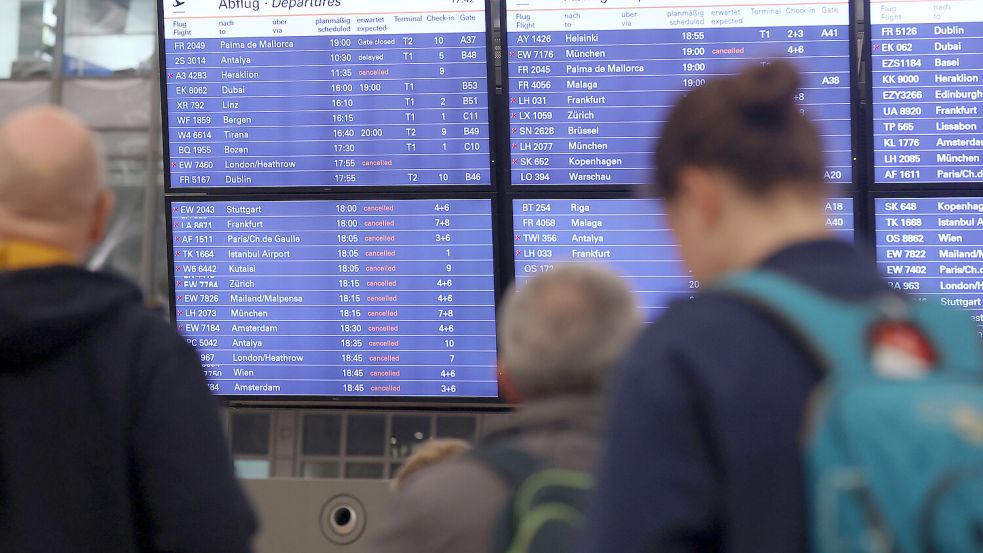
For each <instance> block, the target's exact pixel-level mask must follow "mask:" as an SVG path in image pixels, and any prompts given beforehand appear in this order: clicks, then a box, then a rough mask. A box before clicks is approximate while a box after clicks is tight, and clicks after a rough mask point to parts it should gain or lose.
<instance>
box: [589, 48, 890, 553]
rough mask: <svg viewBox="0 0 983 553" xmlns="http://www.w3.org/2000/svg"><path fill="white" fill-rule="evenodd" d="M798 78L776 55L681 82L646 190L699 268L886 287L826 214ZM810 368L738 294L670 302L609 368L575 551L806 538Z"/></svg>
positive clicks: (745, 549)
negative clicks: (605, 409)
mask: <svg viewBox="0 0 983 553" xmlns="http://www.w3.org/2000/svg"><path fill="white" fill-rule="evenodd" d="M799 84H800V78H799V74H798V72H797V71H796V70H795V68H794V67H793V66H792V65H790V64H789V63H786V62H782V61H774V62H771V63H768V64H757V65H753V66H749V67H747V68H746V69H745V70H743V71H742V72H741V73H739V74H738V75H735V76H732V77H726V78H721V79H717V80H714V81H711V82H709V83H707V84H706V85H704V86H702V87H700V88H697V89H694V90H692V91H691V92H689V93H688V94H687V95H686V96H685V97H683V98H682V99H681V100H680V101H679V103H678V104H677V105H676V106H675V108H674V109H673V111H672V112H671V114H670V116H669V119H668V121H667V122H666V124H665V126H664V127H663V129H662V136H661V139H660V140H659V142H658V145H657V148H656V152H655V167H656V170H655V174H654V179H653V182H652V185H651V187H650V192H651V194H652V195H653V196H655V197H657V198H659V199H661V200H663V201H664V205H665V209H666V212H667V214H668V220H669V223H670V226H671V227H672V230H673V232H674V234H675V237H676V240H677V242H678V244H679V246H680V251H681V254H682V257H683V259H684V261H685V262H686V264H687V266H688V267H689V268H690V270H692V272H693V274H694V276H696V277H697V278H699V279H700V281H702V282H703V283H704V284H710V285H712V284H713V283H714V282H716V281H719V280H720V279H722V278H724V277H726V276H727V275H730V274H732V273H736V272H740V271H744V270H749V269H754V268H764V269H768V270H771V271H775V272H778V273H781V274H782V275H784V276H786V277H789V278H791V279H793V280H795V281H798V282H799V283H802V284H805V285H806V286H809V287H812V288H814V289H816V290H819V291H821V292H823V293H825V294H828V295H830V296H833V297H837V298H842V299H847V300H859V299H865V298H870V297H874V296H875V295H878V294H881V293H883V292H884V291H885V290H887V289H888V286H887V284H886V283H885V282H884V281H883V280H882V279H881V278H880V276H879V274H878V271H877V270H876V267H875V266H874V264H873V263H870V262H868V261H866V260H864V259H863V258H862V257H861V256H859V255H858V254H857V253H856V252H855V250H854V248H853V247H852V246H851V245H849V244H847V243H845V242H842V241H838V240H835V239H834V238H833V237H832V236H831V232H830V231H829V230H827V228H826V225H825V220H826V214H825V202H826V201H827V196H826V195H827V192H828V190H827V186H826V184H825V183H824V181H823V172H824V160H823V155H822V147H821V139H820V137H819V134H818V132H817V131H816V128H815V126H814V125H813V123H812V122H811V121H809V119H807V118H806V117H805V116H804V115H803V114H802V112H801V110H800V109H799V107H798V106H797V105H796V103H795V97H796V94H797V92H798V87H799ZM820 376H821V370H820V367H818V366H817V364H815V363H814V362H813V361H812V360H811V358H810V357H809V356H808V355H807V354H806V352H805V351H803V349H802V348H801V347H800V346H799V345H798V344H796V343H795V341H794V339H793V337H792V336H791V335H790V334H789V333H788V332H787V331H786V330H784V329H783V328H781V327H780V326H779V325H778V323H776V322H774V321H773V320H771V319H770V318H769V317H768V316H767V315H765V314H764V313H762V312H761V311H758V310H757V309H755V308H754V307H753V306H751V305H749V304H747V303H745V302H742V301H741V300H738V299H735V298H731V297H727V296H726V295H723V294H712V293H711V294H701V295H698V296H697V297H696V298H695V299H694V300H691V301H687V302H680V303H677V304H675V305H673V306H672V307H670V309H668V310H667V311H666V313H665V314H664V315H663V316H662V317H661V318H660V319H659V320H658V321H657V322H656V323H655V324H653V325H651V326H650V327H649V328H648V329H647V331H646V332H645V333H644V334H643V335H642V337H641V339H640V340H639V341H638V343H637V345H636V346H635V347H634V349H633V350H632V351H631V353H630V354H629V356H628V358H627V359H626V360H625V362H624V364H623V366H622V368H621V372H620V379H619V384H618V386H617V389H616V392H615V397H614V399H613V401H612V402H611V406H612V412H611V420H610V421H609V426H608V432H607V437H608V444H607V446H606V452H605V454H604V458H603V462H602V465H601V474H600V478H599V481H598V491H597V496H596V498H595V502H594V509H593V515H592V516H591V517H590V518H589V525H590V528H589V530H588V536H587V537H586V541H585V545H586V549H585V551H589V552H591V553H601V552H617V553H635V552H643V551H645V552H649V551H653V552H660V553H677V552H683V551H685V552H701V553H702V552H724V551H726V552H729V553H735V552H736V553H796V552H800V551H806V550H807V549H808V540H807V528H806V498H805V483H804V475H803V466H802V459H801V449H800V439H801V435H800V432H801V429H802V427H803V418H804V413H805V411H806V403H807V401H808V398H809V395H810V393H811V391H812V389H813V387H814V386H815V384H816V383H817V382H818V380H819V378H820Z"/></svg>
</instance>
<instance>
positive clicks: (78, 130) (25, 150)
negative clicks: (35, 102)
mask: <svg viewBox="0 0 983 553" xmlns="http://www.w3.org/2000/svg"><path fill="white" fill-rule="evenodd" d="M103 173H104V168H103V161H102V151H101V148H100V146H99V144H98V142H97V140H96V137H95V136H94V135H93V134H92V132H90V131H89V130H88V129H87V128H86V126H85V125H84V124H83V123H82V122H81V121H79V120H78V119H77V118H76V117H75V116H73V115H71V114H70V113H68V112H66V111H64V110H62V109H59V108H54V107H40V108H31V109H28V110H25V111H22V112H20V113H17V114H15V115H13V116H11V117H10V118H9V119H7V120H6V121H4V122H3V124H2V125H0V240H3V239H20V240H31V241H37V242H41V243H45V244H48V245H51V246H56V247H59V248H62V249H65V250H68V251H70V252H72V253H75V254H77V256H78V257H79V258H80V259H81V258H84V257H85V256H86V255H87V254H88V251H89V249H91V247H92V246H93V245H94V244H95V243H97V242H98V241H99V240H101V239H102V235H103V233H104V231H105V225H106V219H108V216H109V211H110V210H111V205H112V196H111V194H110V193H109V192H108V190H107V189H106V186H105V182H104V176H103Z"/></svg>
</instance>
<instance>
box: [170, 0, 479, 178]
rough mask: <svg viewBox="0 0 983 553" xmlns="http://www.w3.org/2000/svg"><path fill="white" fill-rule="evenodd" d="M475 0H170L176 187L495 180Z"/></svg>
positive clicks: (173, 175)
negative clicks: (492, 172) (493, 177)
mask: <svg viewBox="0 0 983 553" xmlns="http://www.w3.org/2000/svg"><path fill="white" fill-rule="evenodd" d="M487 19H488V18H487V15H486V11H485V7H484V4H483V3H482V2H478V1H473V0H469V1H460V0H414V1H413V2H411V3H406V2H401V1H398V0H372V1H371V2H355V1H353V0H198V1H185V2H169V1H168V2H164V13H163V20H162V37H163V51H164V55H163V60H164V63H163V68H162V71H163V79H164V82H165V84H166V87H165V88H166V104H165V105H166V122H167V134H166V139H167V144H168V149H167V151H168V153H169V157H168V159H167V160H165V161H166V163H167V164H168V165H167V166H168V170H169V177H170V180H169V184H170V186H171V188H196V187H283V186H317V187H341V186H401V185H407V186H414V185H474V186H482V185H490V184H491V151H490V136H489V133H490V129H489V110H488V104H489V102H488V63H487V62H488V57H487V38H486V36H487V34H486V28H487Z"/></svg>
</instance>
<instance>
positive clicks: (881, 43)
mask: <svg viewBox="0 0 983 553" xmlns="http://www.w3.org/2000/svg"><path fill="white" fill-rule="evenodd" d="M870 20H871V55H872V59H873V62H872V64H871V68H872V79H871V82H872V86H873V91H874V93H873V96H872V102H873V112H874V180H875V181H876V182H877V183H878V184H886V185H890V184H903V183H912V184H948V183H966V182H983V111H981V109H980V106H981V105H983V83H981V79H983V0H965V1H962V0H960V1H939V0H871V4H870Z"/></svg>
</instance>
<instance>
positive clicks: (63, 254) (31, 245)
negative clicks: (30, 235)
mask: <svg viewBox="0 0 983 553" xmlns="http://www.w3.org/2000/svg"><path fill="white" fill-rule="evenodd" d="M76 264H77V260H76V259H75V257H74V256H73V255H72V254H70V253H69V252H67V251H65V250H62V249H59V248H54V247H52V246H46V245H44V244H39V243H37V242H27V241H22V240H0V271H22V270H25V269H38V268H41V267H51V266H54V265H76Z"/></svg>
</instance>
